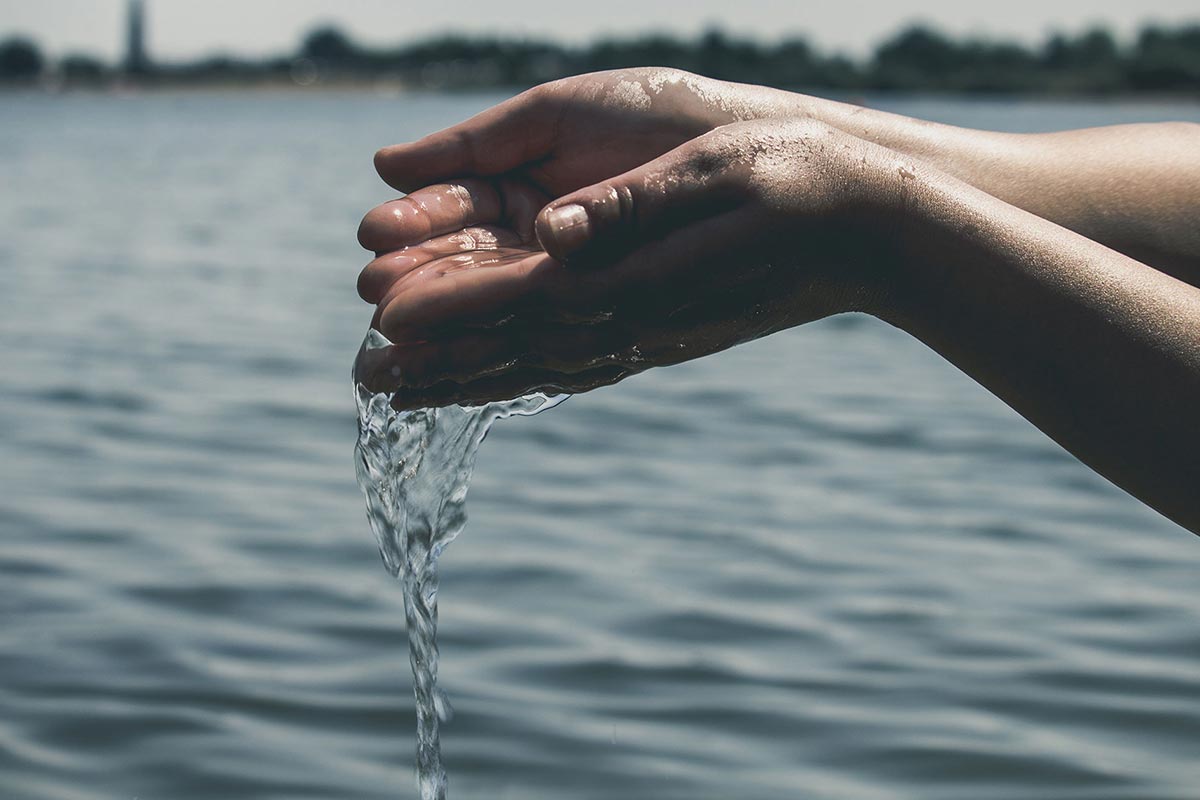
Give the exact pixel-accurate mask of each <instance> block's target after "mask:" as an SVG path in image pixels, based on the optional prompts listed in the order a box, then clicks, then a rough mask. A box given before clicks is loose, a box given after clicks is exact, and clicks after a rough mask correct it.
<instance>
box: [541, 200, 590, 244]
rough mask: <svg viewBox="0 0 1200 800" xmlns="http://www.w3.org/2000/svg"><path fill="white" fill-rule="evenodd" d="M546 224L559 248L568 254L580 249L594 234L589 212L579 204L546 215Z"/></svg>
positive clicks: (553, 210) (559, 208)
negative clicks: (592, 233)
mask: <svg viewBox="0 0 1200 800" xmlns="http://www.w3.org/2000/svg"><path fill="white" fill-rule="evenodd" d="M546 223H547V224H548V225H549V226H550V234H551V235H552V236H553V237H554V242H555V244H557V245H558V248H559V249H560V250H563V251H568V252H569V251H571V250H576V249H578V248H579V247H580V246H581V245H582V244H583V243H584V242H586V241H587V240H588V237H589V236H590V235H591V232H592V225H591V220H589V219H588V215H587V211H586V210H584V207H583V206H581V205H579V204H578V203H570V204H568V205H565V206H559V207H558V208H555V209H552V210H551V211H550V213H548V214H546Z"/></svg>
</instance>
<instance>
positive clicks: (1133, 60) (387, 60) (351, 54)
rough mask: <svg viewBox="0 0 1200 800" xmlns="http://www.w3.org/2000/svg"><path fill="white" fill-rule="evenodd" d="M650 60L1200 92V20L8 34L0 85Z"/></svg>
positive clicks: (543, 72)
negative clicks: (99, 45) (863, 30)
mask: <svg viewBox="0 0 1200 800" xmlns="http://www.w3.org/2000/svg"><path fill="white" fill-rule="evenodd" d="M645 65H654V66H670V67H678V68H680V69H686V70H689V71H692V72H698V73H702V74H704V75H709V76H712V77H714V78H720V79H724V80H734V81H745V82H752V83H761V84H767V85H772V86H778V87H782V88H805V89H830V90H840V91H880V90H882V91H930V92H976V93H978V92H990V93H1077V94H1115V93H1131V92H1153V93H1172V94H1187V95H1192V96H1200V24H1194V25H1184V26H1178V27H1173V28H1168V27H1162V26H1147V27H1145V28H1143V29H1142V30H1141V31H1140V32H1139V33H1138V35H1137V36H1135V37H1134V38H1133V39H1132V40H1131V41H1129V42H1127V43H1121V42H1119V41H1118V40H1117V38H1116V37H1115V36H1113V34H1112V33H1111V32H1110V31H1109V30H1107V29H1105V28H1102V27H1096V28H1091V29H1089V30H1085V31H1082V32H1079V33H1077V34H1061V33H1059V34H1054V35H1052V36H1050V37H1048V38H1047V39H1046V40H1045V41H1043V42H1041V43H1040V44H1037V45H1026V44H1022V43H1018V42H1014V41H1002V40H995V39H982V38H954V37H950V36H948V35H946V34H944V33H942V32H940V31H938V30H937V29H935V28H933V27H929V26H925V25H915V26H912V27H908V28H905V29H903V30H901V31H899V32H897V33H896V34H895V35H893V36H891V37H889V38H887V39H886V40H884V41H883V42H881V43H880V44H879V45H878V46H877V47H876V48H875V49H874V51H873V52H872V53H870V54H869V55H868V56H866V57H864V58H860V59H853V58H848V57H846V56H844V55H841V54H837V53H826V52H823V51H822V50H820V49H818V48H816V47H815V46H813V45H812V44H810V42H809V41H808V40H807V39H805V38H803V37H799V36H795V37H789V38H785V39H783V40H782V41H780V42H778V43H772V44H767V43H762V42H757V41H755V40H752V39H747V38H740V37H737V36H732V35H729V34H727V33H724V32H722V31H720V30H717V29H713V30H709V31H708V32H706V33H704V34H702V35H700V36H697V37H694V38H687V39H685V38H679V37H674V36H669V35H663V34H649V35H644V36H633V37H625V38H605V39H600V40H597V41H594V42H592V43H590V44H588V45H583V46H578V47H568V46H564V45H561V44H556V43H554V42H551V41H542V40H531V39H520V38H515V37H509V38H505V37H487V36H474V37H472V36H459V35H445V36H438V37H434V38H430V39H426V40H423V41H418V42H415V43H411V44H406V45H402V46H398V47H391V48H379V47H367V46H364V45H362V44H361V43H359V42H356V41H355V40H354V39H353V38H351V37H350V36H348V35H347V34H346V33H344V32H343V31H341V30H339V29H337V28H333V27H323V28H320V29H317V30H314V31H312V32H310V33H308V34H307V35H306V36H304V37H303V40H302V41H301V42H300V45H299V47H298V49H297V50H296V52H295V53H293V54H290V55H287V56H281V57H273V58H266V59H261V60H252V59H240V58H234V57H227V56H213V57H209V58H205V59H201V60H198V61H193V62H186V63H151V64H150V65H149V66H148V67H145V68H141V69H139V70H138V71H137V74H132V73H131V72H130V71H129V70H126V69H123V67H122V66H121V65H120V64H108V63H105V62H104V61H102V60H100V59H98V58H95V57H91V56H88V55H81V54H72V55H67V56H65V57H63V58H61V59H58V60H54V61H52V60H50V59H48V58H47V57H46V56H45V55H44V54H43V52H42V50H41V48H40V47H39V46H38V45H37V43H36V42H34V41H33V40H32V39H29V38H27V37H20V36H16V37H10V38H8V39H6V40H4V41H2V42H0V83H2V84H5V85H10V86H12V85H29V84H42V85H46V84H50V85H56V86H61V85H66V86H96V87H102V86H108V85H111V84H113V83H115V82H124V83H129V82H135V83H143V84H149V85H155V84H159V85H188V84H213V83H238V84H241V83H281V82H284V83H286V82H291V83H295V84H299V85H303V86H308V85H314V84H321V83H325V84H335V85H336V84H340V83H352V82H362V81H379V80H386V81H394V82H396V83H400V84H403V85H407V86H412V87H425V88H432V89H473V88H501V87H503V88H517V87H524V86H530V85H534V84H537V83H541V82H543V81H547V80H552V79H554V78H558V77H562V76H566V75H572V74H577V73H580V72H590V71H594V70H603V69H614V68H619V67H628V66H645Z"/></svg>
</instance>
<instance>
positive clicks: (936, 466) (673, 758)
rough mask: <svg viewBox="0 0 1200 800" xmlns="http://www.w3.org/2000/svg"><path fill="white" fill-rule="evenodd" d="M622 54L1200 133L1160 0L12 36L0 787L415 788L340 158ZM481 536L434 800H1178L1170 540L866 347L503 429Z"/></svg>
mask: <svg viewBox="0 0 1200 800" xmlns="http://www.w3.org/2000/svg"><path fill="white" fill-rule="evenodd" d="M646 64H667V65H674V66H679V67H683V68H686V69H690V70H694V71H697V72H702V73H705V74H708V75H712V76H715V77H718V78H728V79H735V80H743V81H753V82H759V83H770V84H773V85H777V86H782V87H786V88H793V89H797V90H802V91H808V92H813V93H818V94H823V95H829V96H834V97H841V98H846V99H852V100H853V101H855V102H859V103H863V104H866V105H870V106H873V107H878V108H883V109H887V110H892V111H898V112H900V113H904V114H910V115H914V116H918V117H922V118H926V119H934V120H938V121H942V122H948V123H953V124H959V125H966V126H973V127H982V128H992V129H1002V130H1012V131H1046V130H1055V129H1063V128H1072V127H1081V126H1088V125H1101V124H1111V123H1119V122H1132V121H1156V120H1191V121H1200V104H1198V102H1200V15H1198V14H1197V12H1196V9H1195V6H1194V3H1185V2H1173V1H1172V0H1145V2H1142V3H1138V4H1130V3H1127V2H1099V1H1098V0H1091V1H1090V2H1089V1H1088V0H1070V1H1069V2H1059V3H1055V4H1048V3H1034V2H1027V1H1026V0H1013V1H1012V2H1008V3H1005V4H995V5H990V6H988V5H978V4H963V3H950V2H947V0H918V1H917V2H912V3H909V4H907V5H899V4H884V3H839V4H816V5H815V6H814V4H808V5H807V6H800V5H796V4H792V3H780V2H772V1H770V0H743V2H740V3H738V4H736V5H730V4H725V3H716V2H705V1H698V2H691V3H686V4H685V3H659V4H648V3H634V2H627V1H626V0H611V1H610V2H606V3H602V4H596V5H594V6H578V5H571V6H569V5H566V4H561V3H548V2H531V1H526V2H512V3H507V4H501V3H494V2H491V3H485V2H469V3H457V4H442V5H441V6H432V5H430V6H426V5H418V4H400V3H396V2H385V1H384V0H359V2H355V3H334V2H327V1H325V0H293V2H282V0H279V1H277V2H276V1H271V0H258V1H257V2H253V3H247V2H236V3H235V2H232V0H210V1H209V2H205V3H199V2H186V1H181V0H173V1H172V2H167V1H166V0H161V1H159V2H153V0H151V2H146V3H137V2H119V0H91V1H90V2H82V1H79V2H72V1H71V0H43V2H38V3H29V2H15V1H8V0H6V1H5V2H0V84H2V88H0V364H2V365H3V369H0V797H3V798H5V800H8V799H9V798H13V799H14V800H77V799H78V800H92V799H93V798H94V799H95V800H100V799H101V798H104V799H105V800H111V798H139V797H140V798H143V799H148V798H174V799H176V800H188V799H190V798H197V799H199V798H228V797H238V798H264V799H267V798H272V799H273V798H278V799H279V800H283V799H284V798H289V799H290V798H384V797H414V796H415V789H414V786H413V782H412V760H413V759H412V746H413V742H412V736H413V728H414V722H413V712H412V695H411V691H410V675H409V668H408V661H407V652H406V647H405V637H404V632H403V624H404V616H403V612H402V604H401V599H400V591H399V587H398V586H397V585H394V584H393V583H392V582H391V580H390V578H389V577H388V576H387V574H386V573H385V572H384V570H383V568H382V565H381V564H380V562H379V559H378V555H377V553H376V552H375V544H374V539H373V537H372V535H371V533H370V531H369V530H368V527H367V524H366V520H365V517H364V513H363V503H362V499H361V497H360V495H359V493H358V489H357V487H356V486H355V484H354V469H353V464H352V461H351V449H352V446H353V440H354V436H355V424H354V416H353V404H352V400H351V387H350V381H349V370H350V365H351V360H352V358H353V356H354V353H355V351H356V349H357V346H358V343H359V341H360V339H361V337H362V335H363V333H364V332H365V330H366V327H367V323H368V321H369V317H370V308H369V307H367V306H366V305H364V304H362V303H361V301H359V300H358V299H357V297H356V295H355V291H354V281H355V277H356V275H357V272H358V270H359V268H360V267H361V266H362V264H364V263H365V261H366V259H367V254H365V253H364V252H362V251H360V250H359V249H358V248H357V245H356V243H355V236H354V234H355V229H356V226H357V223H358V220H359V218H360V217H361V215H362V214H363V213H365V211H366V210H367V209H369V208H370V207H371V206H373V205H375V204H376V203H378V202H381V201H384V200H387V199H389V198H390V197H392V196H393V195H392V194H391V193H390V191H389V190H388V189H387V188H386V187H385V186H383V185H382V184H381V183H380V182H379V180H378V179H377V178H376V177H375V176H374V174H373V172H372V169H371V155H372V153H373V151H374V150H375V149H376V148H377V147H379V146H381V145H384V144H388V143H392V142H396V141H403V140H410V139H413V138H416V137H418V136H420V135H422V134H425V133H428V132H430V131H432V130H435V129H438V128H441V127H444V126H446V125H448V124H451V123H453V122H456V121H459V120H461V119H463V118H465V117H467V116H469V115H470V114H473V113H475V112H477V111H479V110H482V109H484V108H486V107H488V106H490V105H492V104H494V103H496V102H498V101H500V100H502V99H503V98H505V97H507V96H510V95H511V94H513V93H514V92H516V91H519V90H520V89H522V88H524V87H526V86H528V85H531V84H534V83H537V82H539V81H543V80H547V79H551V78H554V77H557V76H560V75H566V74H571V73H575V72H580V71H586V70H593V69H603V68H610V67H617V66H633V65H646ZM469 509H470V513H471V522H470V523H469V524H468V527H467V530H466V531H465V533H464V534H463V536H462V537H460V539H459V540H458V541H457V542H456V543H455V544H454V545H453V546H452V547H451V548H450V549H449V550H448V551H447V553H446V556H445V557H444V559H443V583H442V591H441V595H440V602H441V618H442V680H443V685H444V687H445V688H446V689H447V691H448V692H449V693H450V696H451V698H452V701H453V702H454V703H455V705H456V707H457V711H458V714H457V716H456V718H455V719H454V721H453V722H452V723H451V724H450V725H448V726H447V727H446V728H444V730H443V742H444V749H445V753H446V761H447V766H448V770H449V773H450V793H451V796H452V797H480V798H483V797H487V798H510V797H511V798H522V799H523V800H527V799H529V798H551V797H554V798H560V799H561V798H572V799H579V800H582V799H583V798H613V797H621V798H650V797H653V798H680V799H681V800H682V798H688V799H689V800H693V799H695V798H713V799H714V800H715V799H716V798H741V799H743V800H758V799H759V798H761V799H762V800H768V798H770V799H771V800H775V799H777V798H780V797H797V798H846V799H847V800H891V799H892V798H897V799H898V798H923V799H925V800H929V799H930V798H933V799H936V798H945V799H946V800H950V798H954V800H959V799H960V798H963V797H971V798H974V799H975V800H987V799H988V798H995V799H997V800H999V799H1000V798H1045V799H1046V800H1052V799H1053V798H1072V799H1075V800H1084V799H1085V798H1086V799H1087V800H1097V799H1105V798H1107V799H1109V800H1112V799H1115V798H1128V799H1129V800H1134V799H1135V798H1136V799H1137V800H1155V799H1156V798H1163V799H1164V800H1165V799H1174V800H1185V799H1186V800H1195V798H1196V797H1198V796H1200V794H1198V791H1200V790H1197V788H1196V787H1197V786H1200V747H1198V745H1197V742H1200V670H1198V669H1197V661H1198V659H1200V625H1198V624H1197V623H1198V621H1200V600H1198V599H1197V596H1196V587H1197V585H1200V543H1198V541H1197V540H1196V538H1195V537H1194V536H1192V535H1191V534H1189V533H1187V532H1185V531H1183V530H1182V529H1180V528H1178V527H1176V526H1174V525H1172V524H1171V523H1169V522H1167V521H1165V520H1164V519H1163V518H1161V517H1159V516H1158V515H1156V514H1155V513H1153V512H1151V511H1149V510H1147V509H1146V508H1144V507H1143V506H1141V505H1140V504H1139V503H1138V502H1137V501H1135V500H1133V499H1132V498H1130V497H1128V496H1127V495H1125V494H1124V493H1122V492H1121V491H1119V490H1117V489H1115V488H1114V487H1112V486H1111V485H1109V484H1108V483H1106V482H1105V481H1104V480H1102V479H1101V478H1099V477H1097V476H1096V475H1094V474H1093V473H1092V472H1090V471H1089V470H1088V469H1087V468H1085V467H1084V466H1082V465H1081V464H1079V463H1078V462H1077V461H1076V460H1075V459H1074V458H1072V457H1071V456H1069V455H1068V454H1066V453H1064V452H1063V451H1062V450H1061V449H1059V448H1058V447H1057V446H1056V445H1054V444H1053V443H1052V442H1050V441H1049V440H1047V439H1046V438H1045V437H1044V436H1042V435H1041V434H1040V433H1039V432H1038V431H1037V430H1035V429H1034V428H1032V426H1030V425H1029V424H1028V423H1026V422H1024V421H1023V420H1022V419H1020V418H1019V417H1018V416H1017V415H1016V414H1015V413H1013V412H1012V411H1010V410H1009V409H1008V408H1007V407H1005V406H1004V405H1003V404H1002V403H1000V401H998V400H997V399H995V398H994V397H992V396H990V395H989V394H987V393H986V392H985V391H983V390H982V389H980V388H979V387H978V386H976V385H975V384H973V383H972V382H971V381H970V380H968V379H967V378H965V377H964V376H963V375H961V374H960V373H958V372H957V371H955V370H954V369H953V368H952V367H950V366H948V365H947V364H945V363H943V362H942V361H940V359H939V358H937V357H936V356H935V355H933V354H932V353H930V352H929V351H927V350H926V349H924V347H923V346H922V345H920V344H919V343H917V342H915V341H914V340H911V339H909V338H907V337H906V336H904V335H903V334H902V333H900V332H898V331H896V330H894V329H891V328H888V327H886V326H884V325H881V324H878V323H876V322H874V321H872V320H870V319H866V318H859V317H849V316H847V317H838V318H834V319H830V320H826V321H824V322H821V323H818V324H814V325H810V326H805V327H804V328H802V329H798V330H794V331H790V332H787V333H785V334H780V335H777V336H774V337H771V338H769V339H766V340H762V341H759V342H755V343H753V344H751V345H747V346H743V347H740V348H737V349H735V350H733V351H730V352H727V353H723V354H719V355H717V356H714V357H712V358H709V359H705V360H702V361H700V362H695V363H692V364H687V365H682V366H679V367H673V368H670V369H666V370H659V371H656V372H652V373H649V374H646V375H642V376H638V377H636V378H633V379H631V380H629V381H627V382H625V383H622V384H619V385H617V386H615V387H609V388H606V389H603V390H600V391H597V392H594V393H591V394H588V395H583V396H579V397H575V398H572V399H571V400H570V401H568V402H567V403H565V404H564V405H562V406H560V407H558V408H556V409H554V410H553V411H550V412H548V413H546V414H544V415H541V416H538V417H536V418H532V419H520V420H510V421H506V422H502V423H499V424H498V425H497V427H496V429H495V430H494V431H493V433H492V435H491V437H490V438H489V440H488V442H487V443H486V444H485V446H484V447H483V450H482V452H481V455H480V459H479V466H478V470H477V473H476V478H475V483H474V486H473V488H472V494H471V499H470V503H469Z"/></svg>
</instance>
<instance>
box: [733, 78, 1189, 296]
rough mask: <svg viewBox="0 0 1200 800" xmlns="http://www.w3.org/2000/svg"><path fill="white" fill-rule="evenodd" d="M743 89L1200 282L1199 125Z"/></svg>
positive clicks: (770, 106) (776, 107) (763, 102)
mask: <svg viewBox="0 0 1200 800" xmlns="http://www.w3.org/2000/svg"><path fill="white" fill-rule="evenodd" d="M742 90H743V91H746V92H747V93H748V95H747V97H748V98H749V103H750V105H751V106H752V108H753V109H754V110H757V111H758V112H759V113H764V114H769V115H772V116H776V115H777V116H806V117H810V118H813V119H817V120H819V121H821V122H824V123H825V124H826V125H829V126H831V127H834V128H837V129H839V130H842V131H844V132H846V133H849V134H851V135H853V136H856V137H858V138H860V139H865V140H867V141H870V142H874V143H876V144H879V145H882V146H884V147H887V148H888V149H890V150H895V151H897V152H901V153H904V154H906V155H909V156H912V157H914V158H917V159H920V160H922V161H924V162H926V163H928V164H932V165H933V166H935V167H937V168H938V169H940V170H942V171H944V172H947V173H949V174H950V175H953V176H954V177H956V178H958V179H960V180H962V181H965V182H966V183H969V184H971V185H972V186H975V187H978V188H979V189H982V190H983V191H985V192H987V193H988V194H990V195H992V196H994V197H997V198H999V199H1001V200H1003V201H1005V202H1006V203H1010V204H1012V205H1014V206H1016V207H1018V208H1021V209H1024V210H1025V211H1028V212H1030V213H1032V214H1036V215H1037V216H1039V217H1042V218H1044V219H1048V220H1050V221H1052V222H1055V223H1057V224H1059V225H1062V226H1063V227H1065V228H1070V229H1071V230H1073V231H1075V232H1076V233H1079V234H1082V235H1083V236H1086V237H1087V238H1089V239H1092V240H1094V241H1097V242H1100V243H1101V244H1104V245H1107V246H1108V247H1111V248H1113V249H1115V250H1118V251H1120V252H1123V253H1125V254H1126V255H1129V256H1131V257H1133V258H1136V259H1138V260H1140V261H1143V262H1144V263H1147V264H1149V265H1151V266H1153V267H1155V268H1156V269H1160V270H1164V271H1166V272H1168V273H1169V274H1171V275H1174V276H1175V277H1177V278H1180V279H1182V280H1186V281H1188V282H1189V283H1192V284H1193V285H1200V125H1195V124H1189V123H1166V124H1147V125H1119V126H1112V127H1106V128H1092V129H1085V130H1075V131H1064V132H1061V133H1050V134H1011V133H997V132H993V131H980V130H971V129H968V128H959V127H955V126H952V125H942V124H938V123H933V122H926V121H924V120H919V119H913V118H910V117H905V116H901V115H899V114H890V113H887V112H884V111H877V110H874V109H869V108H863V107H860V106H855V105H850V104H847V103H839V102H836V101H833V100H825V99H822V98H817V97H810V96H807V95H802V94H796V93H792V92H785V91H781V90H775V89H763V88H758V87H743V88H742Z"/></svg>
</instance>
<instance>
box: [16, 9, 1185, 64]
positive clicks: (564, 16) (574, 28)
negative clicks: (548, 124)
mask: <svg viewBox="0 0 1200 800" xmlns="http://www.w3.org/2000/svg"><path fill="white" fill-rule="evenodd" d="M124 8H125V0H0V36H3V35H8V34H13V33H23V34H26V35H29V36H32V37H33V38H34V39H35V40H37V41H38V42H39V43H41V45H42V46H43V47H44V48H45V49H46V50H47V51H48V52H49V53H50V54H51V55H62V54H63V53H65V52H76V51H81V52H88V53H92V54H95V55H99V56H102V57H105V58H107V59H112V58H114V57H116V56H117V54H118V53H119V51H120V49H121V41H122V38H123V30H124V23H123V17H124ZM147 15H148V44H149V47H150V50H151V54H152V56H153V57H155V58H159V59H163V60H173V59H187V58H193V57H196V56H201V55H208V54H212V53H216V52H224V53H233V54H237V55H250V56H257V55H266V54H276V53H286V52H291V51H292V50H294V49H295V47H296V45H297V43H298V42H299V41H300V39H301V37H302V36H303V35H304V33H305V32H306V31H308V30H311V29H312V28H313V27H315V26H316V25H318V24H323V23H333V24H336V25H338V26H340V27H341V28H343V29H344V30H345V31H347V32H348V33H349V34H351V35H352V36H354V37H355V38H356V39H358V40H360V41H362V42H363V43H366V44H381V45H383V44H397V43H401V42H405V41H411V40H413V39H418V38H422V37H424V36H427V35H430V34H434V33H442V32H447V31H455V32H462V33H470V34H504V35H516V36H546V37H551V38H554V39H557V40H560V41H566V42H571V43H578V42H583V41H587V40H590V39H592V38H594V37H596V36H598V35H601V34H610V33H611V34H630V33H639V32H646V31H660V32H670V33H675V34H680V35H685V36H686V35H693V34H695V33H698V32H699V31H702V30H704V29H705V28H708V27H711V26H713V25H718V26H720V27H722V28H723V29H725V30H728V31H730V32H733V33H738V34H745V35H750V36H755V37H758V38H761V39H763V40H766V41H772V40H777V39H779V38H781V37H783V36H786V35H793V34H802V35H804V36H805V37H807V38H808V39H809V40H810V41H811V42H813V43H814V44H816V45H818V46H820V47H822V48H825V49H829V50H838V51H842V52H845V53H847V54H850V55H861V54H863V53H864V52H867V51H868V50H869V49H870V47H871V46H873V45H874V44H875V43H877V42H879V41H880V40H882V39H883V38H885V37H887V36H888V35H889V34H891V33H892V32H894V31H896V30H897V29H899V28H900V27H901V26H902V25H905V24H907V23H910V22H914V21H922V22H926V23H931V24H934V25H936V26H937V27H939V28H941V29H943V30H945V31H946V32H948V33H952V34H981V35H987V36H996V37H1001V36H1002V37H1007V38H1016V39H1019V40H1023V41H1026V42H1036V41H1040V40H1041V39H1042V38H1043V37H1044V36H1045V35H1046V34H1048V33H1049V32H1051V31H1054V30H1063V31H1068V32H1069V31H1078V30H1081V29H1083V28H1084V27H1085V26H1088V25H1091V24H1094V23H1103V24H1106V25H1108V26H1109V27H1110V28H1112V29H1113V30H1114V31H1116V32H1117V33H1118V34H1119V35H1130V34H1132V33H1133V32H1134V31H1136V30H1137V28H1138V27H1140V26H1141V25H1142V24H1144V23H1146V22H1151V21H1152V22H1161V23H1168V24H1174V23H1179V22H1185V21H1190V22H1200V4H1198V3H1197V1H1196V0H1137V1H1136V2H1131V0H1003V2H996V0H991V2H978V0H975V1H973V0H911V2H908V3H896V2H883V1H882V0H874V2H863V1H862V0H827V1H826V2H808V3H804V2H796V1H795V0H793V2H781V0H690V1H689V2H676V1H675V0H672V1H671V2H647V0H601V1H600V2H584V3H580V2H568V0H556V1H555V2H549V1H548V0H510V2H503V0H460V1H458V2H456V1H455V0H448V1H447V2H436V1H434V2H430V1H429V0H426V2H421V3H416V2H406V1H405V0H341V2H336V1H335V0H147Z"/></svg>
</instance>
